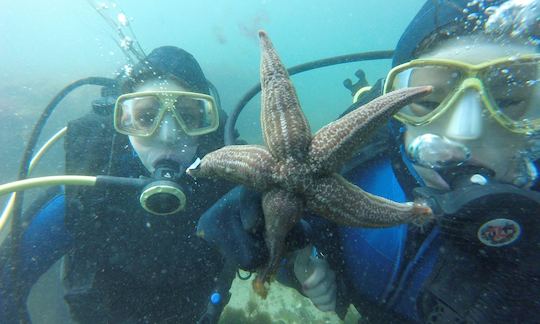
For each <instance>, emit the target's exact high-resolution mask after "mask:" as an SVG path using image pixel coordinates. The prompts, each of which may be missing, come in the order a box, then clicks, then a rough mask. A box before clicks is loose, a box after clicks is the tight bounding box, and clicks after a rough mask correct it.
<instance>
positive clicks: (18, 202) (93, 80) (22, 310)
mask: <svg viewBox="0 0 540 324" xmlns="http://www.w3.org/2000/svg"><path fill="white" fill-rule="evenodd" d="M115 84H116V80H114V79H110V78H103V77H88V78H84V79H81V80H78V81H75V82H73V83H71V84H69V85H67V86H66V87H65V88H63V89H62V90H61V91H60V92H59V93H58V94H57V95H56V96H55V97H54V98H53V99H52V100H51V101H50V102H49V104H48V105H47V107H45V110H44V111H43V113H42V114H41V116H40V117H39V119H38V121H37V122H36V125H35V126H34V128H33V130H32V133H31V135H30V138H29V139H28V143H27V144H26V147H25V150H24V153H23V157H22V160H21V164H20V166H19V173H18V180H23V179H26V178H27V177H28V169H29V167H30V160H31V159H32V156H33V155H34V150H35V146H36V143H37V141H38V139H39V136H40V135H41V131H42V130H43V128H44V127H45V124H46V123H47V120H48V119H49V117H50V116H51V114H52V112H53V111H54V109H55V108H56V106H58V104H59V103H60V102H61V101H62V100H63V99H64V98H65V97H66V96H67V95H68V94H69V93H71V92H72V91H73V90H75V89H77V88H79V87H81V86H83V85H96V86H103V87H113V86H114V85H115ZM23 196H24V193H23V192H18V193H17V196H16V199H15V203H14V206H13V216H12V220H11V234H10V235H11V244H12V245H11V253H12V255H11V262H12V264H11V272H12V280H13V284H14V285H15V286H16V289H15V293H16V296H14V298H16V302H17V305H18V308H19V309H18V315H19V316H20V319H21V321H28V319H29V317H28V314H27V311H26V301H25V300H23V299H24V296H23V294H22V292H21V289H20V288H19V287H20V284H19V281H18V273H19V260H18V257H17V255H18V254H19V243H20V240H21V237H22V234H23V229H24V226H23V219H22V205H23V198H24V197H23Z"/></svg>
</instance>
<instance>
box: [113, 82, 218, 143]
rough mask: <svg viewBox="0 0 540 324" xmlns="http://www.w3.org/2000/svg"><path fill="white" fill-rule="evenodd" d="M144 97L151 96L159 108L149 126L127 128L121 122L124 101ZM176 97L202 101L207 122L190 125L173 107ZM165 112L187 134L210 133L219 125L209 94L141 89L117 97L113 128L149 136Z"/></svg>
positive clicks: (133, 134) (127, 132)
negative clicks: (168, 113)
mask: <svg viewBox="0 0 540 324" xmlns="http://www.w3.org/2000/svg"><path fill="white" fill-rule="evenodd" d="M144 98H153V99H156V100H157V102H159V108H158V110H157V111H156V115H155V118H154V121H153V122H152V125H151V126H149V127H141V128H140V129H136V128H135V127H134V128H133V129H127V127H125V126H124V125H123V122H122V118H123V116H124V114H123V111H124V110H123V105H124V103H126V102H127V101H129V100H133V99H144ZM178 98H189V99H194V100H197V101H202V102H204V104H205V112H204V116H205V117H207V119H208V120H209V124H208V125H207V126H203V127H198V128H195V127H192V126H190V125H189V124H188V122H187V121H186V120H185V119H184V117H183V116H182V115H181V114H180V113H179V111H178V110H179V109H178V108H176V107H175V102H176V100H178ZM166 112H170V113H171V114H172V115H173V116H174V118H175V119H176V121H177V122H178V124H179V125H180V127H181V128H182V130H183V131H184V132H185V133H186V134H187V135H189V136H200V135H205V134H208V133H212V132H214V131H215V130H217V129H218V127H219V111H218V109H217V105H216V102H215V100H214V98H213V97H212V96H210V95H207V94H202V93H197V92H188V91H142V92H134V93H128V94H124V95H121V96H120V97H118V99H117V100H116V104H115V106H114V128H115V129H116V131H117V132H119V133H121V134H124V135H131V136H137V137H149V136H152V135H153V134H154V133H155V131H156V130H157V129H158V128H159V126H160V124H161V122H162V120H163V116H164V115H165V113H166Z"/></svg>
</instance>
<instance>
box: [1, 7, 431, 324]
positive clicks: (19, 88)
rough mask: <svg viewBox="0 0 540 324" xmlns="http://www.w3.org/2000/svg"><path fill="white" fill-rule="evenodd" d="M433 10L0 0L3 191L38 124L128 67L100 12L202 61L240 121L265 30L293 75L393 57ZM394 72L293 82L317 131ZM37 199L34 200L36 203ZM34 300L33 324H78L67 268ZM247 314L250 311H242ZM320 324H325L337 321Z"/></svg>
mask: <svg viewBox="0 0 540 324" xmlns="http://www.w3.org/2000/svg"><path fill="white" fill-rule="evenodd" d="M423 2H424V0H406V1H402V0H387V1H380V0H356V1H355V0H341V1H340V0H337V1H323V0H311V1H305V0H262V1H255V0H250V1H246V0H227V1H225V0H213V1H212V0H196V1H195V0H193V1H179V0H176V1H173V0H154V1H133V0H132V1H127V0H126V1H116V2H112V1H84V0H49V1H30V0H19V1H8V0H1V1H0V48H1V50H0V116H1V119H0V150H1V151H0V152H1V154H0V183H6V182H9V181H13V180H15V179H16V177H17V171H18V168H19V165H18V164H19V162H20V159H21V156H22V152H23V149H24V146H25V145H26V141H27V140H28V137H29V134H30V132H31V130H32V127H33V126H34V123H35V121H36V120H37V118H38V117H39V115H40V114H41V112H42V111H43V109H44V108H45V106H46V105H47V104H48V103H49V101H50V100H51V99H52V98H53V97H54V96H55V95H56V94H57V93H58V92H59V91H60V90H61V89H62V88H64V87H65V86H66V85H68V84H69V83H71V82H73V81H76V80H79V79H81V78H85V77H89V76H103V77H110V78H112V77H115V76H116V73H117V72H118V71H119V69H120V68H122V67H123V66H124V65H125V64H126V57H125V56H124V55H123V53H122V51H121V50H120V48H119V47H118V46H117V44H116V42H119V41H120V39H119V36H118V33H117V31H116V30H115V29H114V28H112V27H111V26H110V25H108V24H107V22H106V20H105V19H103V18H102V17H101V16H100V15H99V14H98V12H97V10H96V8H100V9H99V10H100V12H101V13H102V14H103V15H104V16H105V17H108V19H109V20H110V21H114V22H117V23H118V18H119V16H118V15H119V14H121V13H124V14H125V17H126V18H127V21H126V22H125V24H124V26H123V27H124V28H126V30H127V29H129V28H131V30H132V31H133V34H134V35H135V36H136V40H137V41H138V43H139V45H140V46H141V47H142V48H143V50H144V51H145V53H147V54H148V53H149V52H150V51H151V50H152V49H153V48H155V47H158V46H163V45H174V46H178V47H181V48H184V49H186V50H187V51H189V52H190V53H192V54H193V55H194V56H195V58H196V59H197V60H198V61H199V63H200V64H201V66H202V69H203V71H204V72H205V74H206V76H207V78H208V79H209V80H211V81H212V82H213V83H214V85H215V86H216V87H217V89H218V91H219V94H220V97H221V102H222V107H223V108H224V109H225V111H227V112H230V111H231V110H232V109H233V108H234V106H235V105H236V104H237V103H238V101H239V100H240V99H241V98H242V97H243V95H244V94H245V93H246V92H247V91H248V90H249V89H250V88H251V87H252V86H254V85H255V84H256V83H257V82H258V78H259V44H258V38H257V31H258V30H259V29H264V30H266V31H267V32H268V34H269V35H270V37H271V38H272V41H273V43H274V46H275V47H276V49H277V51H278V53H279V54H280V56H281V58H282V60H283V62H284V64H285V65H286V66H288V67H290V66H294V65H297V64H301V63H305V62H308V61H314V60H317V59H322V58H328V57H333V56H339V55H345V54H350V53H357V52H365V51H375V50H389V49H393V48H394V46H395V45H396V43H397V41H398V39H399V37H400V35H401V33H402V32H403V30H404V29H405V27H406V26H407V24H408V23H409V21H410V20H411V19H412V17H413V16H414V14H415V13H416V12H417V11H418V9H419V8H420V7H421V5H422V4H423ZM389 66H390V60H381V61H368V62H361V63H350V64H344V65H337V66H331V67H325V68H322V69H317V70H313V71H309V72H305V73H302V74H299V75H295V76H293V77H292V80H293V82H294V84H295V86H296V89H297V91H298V95H299V98H300V102H301V104H302V107H303V110H304V112H305V114H306V116H307V118H308V119H309V121H310V123H311V128H312V131H313V132H315V131H316V130H317V129H319V128H320V127H321V126H322V125H324V124H326V123H328V122H330V121H331V120H333V119H335V118H336V117H337V116H339V115H340V114H341V113H342V112H343V111H344V110H345V109H346V108H347V107H348V106H349V105H350V103H351V94H350V91H349V90H347V89H346V88H345V87H344V86H343V84H342V82H343V80H344V79H347V78H351V79H352V80H353V82H354V81H356V78H355V77H354V73H355V72H356V70H357V69H358V68H361V69H363V70H364V71H365V72H366V75H367V78H368V81H369V82H370V83H374V82H375V81H376V80H377V79H379V78H381V77H384V76H385V74H386V72H387V71H388V70H389ZM98 97H99V88H98V87H83V88H79V89H78V90H76V91H74V92H73V93H71V94H70V95H69V96H68V97H67V98H66V99H65V100H64V101H62V103H61V104H60V105H59V106H58V107H57V109H56V111H55V113H54V114H53V115H52V116H51V118H50V121H49V122H48V124H47V127H46V128H45V130H44V133H43V134H42V136H41V139H40V142H39V143H43V142H44V141H45V140H46V139H47V138H48V137H49V136H51V135H52V134H54V133H55V132H56V131H58V130H59V129H60V128H62V127H63V126H65V125H66V122H67V121H68V120H71V119H74V118H77V117H79V116H82V115H83V114H84V113H86V112H87V111H89V109H91V106H90V105H91V102H92V100H94V99H96V98H98ZM259 104H260V101H259V96H257V97H255V98H254V99H253V100H252V101H250V103H249V104H248V105H247V106H246V108H245V109H244V112H243V113H242V114H241V116H240V119H239V122H238V124H237V129H238V130H239V132H240V135H241V137H242V138H243V139H246V140H247V141H248V142H260V141H261V135H260V125H259ZM63 154H64V153H63V148H62V143H61V142H60V143H59V144H57V146H56V147H54V148H53V149H52V150H51V151H50V153H48V154H47V155H46V156H45V158H44V159H43V160H42V162H41V164H40V166H39V167H38V168H37V170H36V172H35V173H34V174H33V175H35V176H41V175H51V174H62V173H63V168H64V164H63ZM34 195H35V194H34ZM32 196H33V195H32V193H31V192H29V195H28V196H27V197H29V198H27V201H28V200H31V197H32ZM5 201H6V197H2V198H0V203H1V204H2V206H3V204H4V203H5ZM31 296H32V297H31V300H30V310H31V311H32V318H33V320H34V323H58V322H65V321H67V320H68V315H67V313H66V308H65V306H64V305H63V301H62V288H61V285H60V282H59V270H58V267H54V268H53V269H51V271H49V273H48V274H47V275H46V276H44V278H42V280H41V281H40V283H39V285H37V287H36V288H35V289H34V291H33V292H32V295H31ZM244 297H246V298H248V297H247V295H245V296H244ZM233 298H235V297H233ZM237 298H238V297H237ZM241 300H242V298H240V301H241ZM275 300H277V299H275ZM246 302H247V301H246ZM235 303H236V301H235ZM251 303H252V302H251ZM298 303H300V304H294V305H296V306H294V307H293V305H291V309H290V310H292V312H291V314H288V315H287V316H294V314H295V311H294V309H295V307H296V309H300V308H303V307H304V306H305V305H308V306H309V303H310V302H309V301H307V303H306V300H304V301H298ZM303 303H304V304H303ZM248 304H249V303H248ZM238 305H240V306H238V307H241V305H242V303H241V302H240V303H239V304H238ZM249 305H251V306H249V307H251V308H253V307H256V306H253V305H252V304H249ZM298 305H300V306H298ZM302 316H304V318H305V316H308V315H305V314H304V315H302ZM291 318H292V317H291ZM317 318H318V319H320V320H321V321H323V322H324V321H334V320H335V318H334V317H325V318H322V317H321V318H322V319H321V318H319V317H317ZM290 320H292V319H290Z"/></svg>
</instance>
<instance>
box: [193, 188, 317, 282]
mask: <svg viewBox="0 0 540 324" xmlns="http://www.w3.org/2000/svg"><path fill="white" fill-rule="evenodd" d="M197 236H199V237H200V238H202V239H204V240H205V241H207V242H209V243H210V244H212V245H214V246H215V247H216V248H217V249H218V250H219V251H220V252H221V254H222V255H223V257H224V258H227V259H228V260H229V261H232V262H233V263H234V264H235V265H237V266H238V267H239V268H240V269H243V270H247V271H254V270H256V269H257V268H259V267H260V266H262V265H264V264H265V263H266V262H267V261H268V249H267V248H266V244H265V241H264V215H263V211H262V206H261V194H260V193H257V192H255V191H252V190H249V189H247V188H246V187H244V186H238V187H236V188H234V189H233V190H231V191H230V192H229V193H227V194H226V195H225V196H223V197H222V198H221V199H220V200H218V201H217V202H216V203H215V204H214V205H213V206H212V207H210V209H208V210H207V211H206V212H205V213H204V214H203V215H202V216H201V218H200V219H199V223H198V224H197ZM309 236H310V226H309V225H308V224H307V223H306V222H304V221H302V220H301V221H300V222H298V223H297V224H296V225H295V226H294V227H293V228H292V229H291V231H289V234H288V235H287V249H288V250H296V249H299V248H301V247H303V246H305V245H306V242H307V240H308V237H309Z"/></svg>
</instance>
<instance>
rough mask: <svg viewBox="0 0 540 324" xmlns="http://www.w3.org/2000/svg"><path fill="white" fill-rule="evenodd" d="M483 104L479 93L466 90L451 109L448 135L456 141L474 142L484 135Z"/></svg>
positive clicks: (447, 129)
mask: <svg viewBox="0 0 540 324" xmlns="http://www.w3.org/2000/svg"><path fill="white" fill-rule="evenodd" d="M483 109H484V108H483V104H482V100H481V98H480V94H479V93H478V91H476V90H474V89H468V90H466V91H465V92H464V93H463V95H462V96H461V97H460V98H459V99H458V100H457V101H456V103H455V106H454V107H453V108H451V112H450V114H451V116H450V122H449V123H448V126H447V128H446V135H447V136H448V137H452V138H455V139H464V140H472V139H477V138H478V137H480V135H481V134H482V127H483V120H482V112H483Z"/></svg>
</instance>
